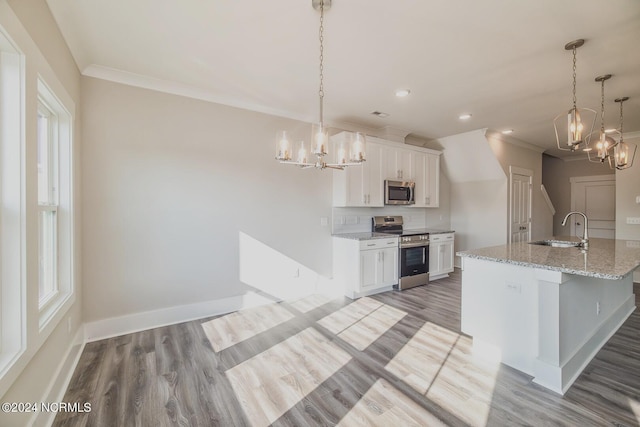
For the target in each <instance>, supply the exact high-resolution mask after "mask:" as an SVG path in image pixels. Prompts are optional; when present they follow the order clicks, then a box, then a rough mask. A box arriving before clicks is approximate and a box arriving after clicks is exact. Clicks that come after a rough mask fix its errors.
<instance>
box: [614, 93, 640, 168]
mask: <svg viewBox="0 0 640 427" xmlns="http://www.w3.org/2000/svg"><path fill="white" fill-rule="evenodd" d="M628 99H629V97H628V96H625V97H622V98H616V100H615V101H616V102H619V103H620V141H618V143H617V144H616V145H615V147H613V164H612V166H614V167H615V168H616V169H618V170H623V169H628V168H630V167H631V166H633V159H634V158H635V157H636V149H637V148H638V147H637V146H636V145H635V144H629V143H628V142H624V132H623V129H622V104H623V103H624V101H626V100H628Z"/></svg>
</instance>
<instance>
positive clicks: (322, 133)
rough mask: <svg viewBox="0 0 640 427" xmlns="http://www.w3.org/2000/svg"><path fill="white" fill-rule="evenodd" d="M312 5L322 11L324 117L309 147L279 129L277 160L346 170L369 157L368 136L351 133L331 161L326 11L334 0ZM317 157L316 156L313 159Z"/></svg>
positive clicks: (315, 127) (316, 1)
mask: <svg viewBox="0 0 640 427" xmlns="http://www.w3.org/2000/svg"><path fill="white" fill-rule="evenodd" d="M311 5H312V6H313V8H314V9H316V10H318V11H319V12H320V31H319V33H320V34H319V35H320V88H319V90H318V97H319V98H320V120H319V121H318V123H317V124H314V125H312V127H311V143H310V144H309V146H308V148H307V145H306V143H305V142H304V141H298V143H297V144H295V147H294V144H293V143H292V141H291V137H290V135H289V132H288V131H284V130H283V131H279V132H278V134H277V136H276V160H279V161H280V163H285V164H289V165H297V166H300V167H302V168H317V169H325V168H331V169H344V168H345V167H346V166H354V165H360V164H362V162H364V161H365V160H366V158H365V148H366V138H365V135H364V134H363V133H360V132H355V133H349V137H348V138H346V139H344V140H341V141H340V142H338V143H337V146H336V147H335V159H334V160H335V161H334V162H332V163H327V162H326V161H325V156H327V154H329V132H328V128H327V127H326V126H325V123H324V117H323V114H324V111H323V108H324V74H323V71H324V12H325V10H328V9H329V8H330V7H331V0H312V3H311ZM313 156H315V159H313Z"/></svg>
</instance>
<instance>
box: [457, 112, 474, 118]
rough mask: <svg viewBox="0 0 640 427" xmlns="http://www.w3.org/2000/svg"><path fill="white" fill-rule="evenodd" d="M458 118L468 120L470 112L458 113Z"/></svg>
mask: <svg viewBox="0 0 640 427" xmlns="http://www.w3.org/2000/svg"><path fill="white" fill-rule="evenodd" d="M458 118H459V119H460V120H469V119H470V118H471V114H469V113H464V114H460V115H459V116H458Z"/></svg>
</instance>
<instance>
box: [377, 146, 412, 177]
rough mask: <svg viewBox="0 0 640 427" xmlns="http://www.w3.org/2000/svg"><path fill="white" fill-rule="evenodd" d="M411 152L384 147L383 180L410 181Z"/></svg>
mask: <svg viewBox="0 0 640 427" xmlns="http://www.w3.org/2000/svg"><path fill="white" fill-rule="evenodd" d="M413 156H414V151H413V150H406V149H404V148H397V147H385V149H384V157H385V166H386V167H385V169H386V171H385V172H386V173H385V179H394V180H399V181H412V180H414V179H415V176H414V171H413V168H414V165H413Z"/></svg>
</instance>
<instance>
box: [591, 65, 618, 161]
mask: <svg viewBox="0 0 640 427" xmlns="http://www.w3.org/2000/svg"><path fill="white" fill-rule="evenodd" d="M610 78H611V74H605V75H603V76H598V77H596V82H599V83H600V84H601V86H600V130H599V131H594V132H592V133H591V134H590V135H588V137H587V141H588V145H587V146H586V147H585V148H584V151H586V152H587V155H588V157H589V161H590V162H593V163H604V162H605V160H607V159H609V155H610V154H611V151H612V149H613V146H614V145H616V141H615V139H613V138H612V137H611V136H609V135H607V134H606V132H605V131H604V82H605V81H607V80H609V79H610ZM595 137H597V138H598V139H597V142H596V143H595V150H594V149H593V147H591V146H590V143H591V141H593V140H594V138H595Z"/></svg>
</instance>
